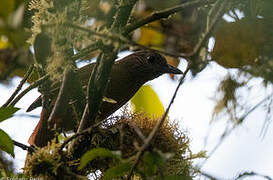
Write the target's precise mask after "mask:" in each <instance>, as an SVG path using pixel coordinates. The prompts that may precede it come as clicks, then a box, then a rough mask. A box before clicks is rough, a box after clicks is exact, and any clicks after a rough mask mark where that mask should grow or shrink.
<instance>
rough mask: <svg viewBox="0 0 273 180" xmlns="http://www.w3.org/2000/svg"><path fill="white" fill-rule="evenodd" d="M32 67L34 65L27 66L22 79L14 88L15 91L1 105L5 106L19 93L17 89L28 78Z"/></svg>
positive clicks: (19, 88)
mask: <svg viewBox="0 0 273 180" xmlns="http://www.w3.org/2000/svg"><path fill="white" fill-rule="evenodd" d="M33 68H34V65H33V64H31V65H30V67H29V68H28V70H27V72H26V74H25V75H24V77H23V79H22V80H21V81H20V83H19V85H18V86H17V88H16V89H15V91H14V92H13V93H12V95H11V96H10V97H9V99H8V100H7V102H6V103H5V104H3V105H2V108H3V107H7V106H8V105H9V103H10V102H11V101H12V100H13V99H14V97H15V96H16V95H17V94H18V93H19V91H20V90H21V89H22V87H23V85H24V84H25V82H26V81H27V79H28V78H29V76H30V74H31V73H32V71H33Z"/></svg>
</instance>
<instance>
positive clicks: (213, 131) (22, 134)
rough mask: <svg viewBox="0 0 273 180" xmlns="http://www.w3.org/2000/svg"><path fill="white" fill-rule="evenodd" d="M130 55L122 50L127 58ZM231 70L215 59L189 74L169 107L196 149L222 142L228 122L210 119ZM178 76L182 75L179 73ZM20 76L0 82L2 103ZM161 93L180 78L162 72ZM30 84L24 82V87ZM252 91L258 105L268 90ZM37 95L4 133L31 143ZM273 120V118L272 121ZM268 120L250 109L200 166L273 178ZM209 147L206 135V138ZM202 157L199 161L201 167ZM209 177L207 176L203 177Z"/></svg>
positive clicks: (272, 133)
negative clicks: (28, 110) (265, 125)
mask: <svg viewBox="0 0 273 180" xmlns="http://www.w3.org/2000/svg"><path fill="white" fill-rule="evenodd" d="M126 54H127V53H124V54H122V56H125V55H126ZM185 66H186V64H185V63H183V62H182V63H180V65H179V68H180V69H181V70H184V69H185ZM227 72H228V71H227V70H225V69H224V68H222V67H220V66H219V65H217V64H215V63H211V64H210V65H209V66H208V67H207V68H206V69H205V70H204V71H202V72H201V73H199V74H198V76H197V77H196V78H194V79H192V78H191V76H190V75H189V76H187V77H186V80H185V82H184V84H183V85H182V86H181V87H180V90H179V92H178V94H177V97H176V99H175V101H174V104H173V105H172V107H171V109H170V113H169V116H170V119H173V120H176V121H177V122H179V125H180V127H181V128H182V129H185V130H186V131H187V133H188V135H189V137H190V139H191V145H190V146H191V149H192V151H193V152H194V153H197V152H199V151H201V150H204V149H205V150H207V151H208V153H209V152H210V151H211V149H212V148H213V147H214V146H215V145H216V144H217V142H218V141H219V138H220V135H221V134H222V133H223V131H224V129H225V125H226V121H225V120H219V121H217V122H215V123H210V121H211V115H212V112H213V108H214V105H215V102H214V101H213V100H212V98H213V97H215V92H216V89H217V85H218V84H219V81H220V80H221V79H223V78H224V77H225V76H226V74H227ZM177 77H179V76H177ZM19 82H20V78H14V79H13V80H12V83H11V85H10V86H3V85H2V84H0V92H1V93H0V105H2V104H3V103H4V102H5V101H6V100H7V99H8V97H9V96H10V95H11V94H12V92H13V91H14V90H15V88H16V85H18V84H19ZM148 84H150V85H151V86H152V88H153V89H154V90H155V91H156V92H157V94H158V96H159V98H160V99H161V101H162V103H163V105H164V107H165V108H166V107H167V106H168V103H169V101H170V99H171V97H172V95H173V93H174V91H175V88H176V86H177V84H178V82H177V81H171V80H170V78H169V77H168V75H163V76H161V77H159V78H157V79H155V80H153V81H151V82H148ZM26 87H27V84H25V85H24V86H23V89H24V88H26ZM253 87H254V88H253V89H254V90H253V92H252V94H249V93H247V92H245V93H243V96H246V99H247V100H248V101H249V102H250V103H252V104H255V102H257V100H258V99H261V98H262V97H263V96H264V92H265V90H264V88H263V87H262V86H261V85H260V79H256V80H255V81H254V82H253ZM38 96H39V93H38V92H37V89H34V90H32V91H31V92H30V93H28V94H27V95H26V96H24V97H23V98H22V99H21V100H20V101H19V102H18V104H17V105H16V106H17V107H19V108H22V109H21V110H20V111H18V112H17V113H16V115H15V116H14V117H12V118H10V119H8V120H6V121H4V122H2V123H0V128H1V129H3V130H4V131H6V132H7V133H8V134H9V135H10V137H11V138H12V139H14V140H16V141H19V142H21V143H24V144H27V140H28V137H29V136H30V134H31V133H32V131H33V129H34V127H35V125H36V124H37V123H38V118H31V117H26V116H20V115H23V114H26V113H25V110H26V108H27V107H28V106H29V105H30V104H31V102H33V101H34V100H35V99H36V98H37V97H38ZM40 111H41V109H40V108H38V109H36V110H34V111H32V112H31V113H28V115H34V116H37V117H38V116H39V113H40ZM271 121H272V119H271ZM263 123H264V112H263V110H262V109H258V110H257V111H255V112H253V113H251V114H250V115H249V117H248V118H247V120H246V121H245V122H244V123H243V124H242V125H241V126H239V127H237V128H236V129H235V130H234V131H233V132H232V133H231V134H230V135H229V136H228V137H227V138H226V139H225V140H224V142H223V143H222V144H221V146H220V147H219V148H218V149H217V150H216V151H215V153H214V154H213V155H212V156H211V157H210V158H209V159H207V161H206V162H205V164H204V165H203V166H202V170H203V171H205V172H206V173H208V174H210V175H213V176H215V177H218V178H220V179H232V178H234V177H236V176H237V175H238V174H239V173H241V172H245V171H254V172H256V173H260V174H264V175H268V176H271V177H273V156H272V152H273V143H272V142H273V130H272V124H269V127H268V130H267V132H266V135H265V136H264V137H261V135H260V132H261V129H262V127H263ZM208 134H209V137H208V139H207V143H206V144H207V145H206V146H205V139H206V137H207V136H208ZM25 155H26V152H25V151H23V150H21V149H19V148H17V147H15V163H16V169H20V168H22V167H23V165H24V159H25ZM202 161H203V160H199V161H195V165H198V164H200V163H201V162H202ZM203 179H205V178H203ZM246 179H255V180H256V179H257V180H259V179H263V178H260V177H250V178H246Z"/></svg>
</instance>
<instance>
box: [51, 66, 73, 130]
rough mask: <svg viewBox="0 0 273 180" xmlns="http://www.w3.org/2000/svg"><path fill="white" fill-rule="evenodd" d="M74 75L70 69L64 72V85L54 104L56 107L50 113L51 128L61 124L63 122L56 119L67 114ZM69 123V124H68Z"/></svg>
mask: <svg viewBox="0 0 273 180" xmlns="http://www.w3.org/2000/svg"><path fill="white" fill-rule="evenodd" d="M72 75H73V70H71V69H70V68H65V70H64V72H63V80H62V84H61V87H60V90H59V93H58V96H57V99H56V102H55V103H54V107H53V109H52V111H51V113H50V116H49V118H48V122H49V125H50V128H53V125H56V127H58V126H57V124H61V123H62V122H57V121H56V117H58V116H61V115H60V114H62V113H65V112H66V111H65V109H66V108H67V107H66V106H67V104H68V101H69V99H68V96H69V93H70V92H68V91H69V89H70V88H71V84H72ZM58 119H59V118H58ZM64 120H65V119H62V120H59V121H64ZM66 123H69V122H66Z"/></svg>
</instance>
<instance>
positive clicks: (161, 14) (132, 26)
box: [122, 0, 215, 35]
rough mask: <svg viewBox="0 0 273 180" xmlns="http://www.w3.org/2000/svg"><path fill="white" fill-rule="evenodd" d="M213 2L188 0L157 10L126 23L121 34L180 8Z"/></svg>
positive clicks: (208, 0) (164, 16)
mask: <svg viewBox="0 0 273 180" xmlns="http://www.w3.org/2000/svg"><path fill="white" fill-rule="evenodd" d="M213 2H215V0H195V1H190V2H186V3H183V4H180V5H177V6H174V7H171V8H168V9H165V10H162V11H159V12H155V13H153V14H152V15H150V16H148V17H146V18H143V19H141V20H139V21H137V22H136V23H134V24H130V25H127V26H126V27H125V28H124V30H123V33H122V34H123V35H127V34H128V33H130V32H132V31H134V30H135V29H137V28H139V27H142V26H144V25H145V24H148V23H150V22H153V21H156V20H159V19H163V18H168V17H169V16H170V15H172V14H174V13H177V12H179V11H181V10H184V9H186V8H191V7H195V6H197V5H205V4H211V3H213Z"/></svg>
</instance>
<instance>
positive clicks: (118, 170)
mask: <svg viewBox="0 0 273 180" xmlns="http://www.w3.org/2000/svg"><path fill="white" fill-rule="evenodd" d="M131 168H132V164H131V163H130V162H125V163H121V164H119V165H118V166H115V167H112V168H109V169H107V171H106V172H105V174H104V176H103V177H102V179H103V180H108V179H109V180H111V179H114V178H117V177H121V176H124V175H125V174H126V173H127V172H129V171H130V170H131Z"/></svg>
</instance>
